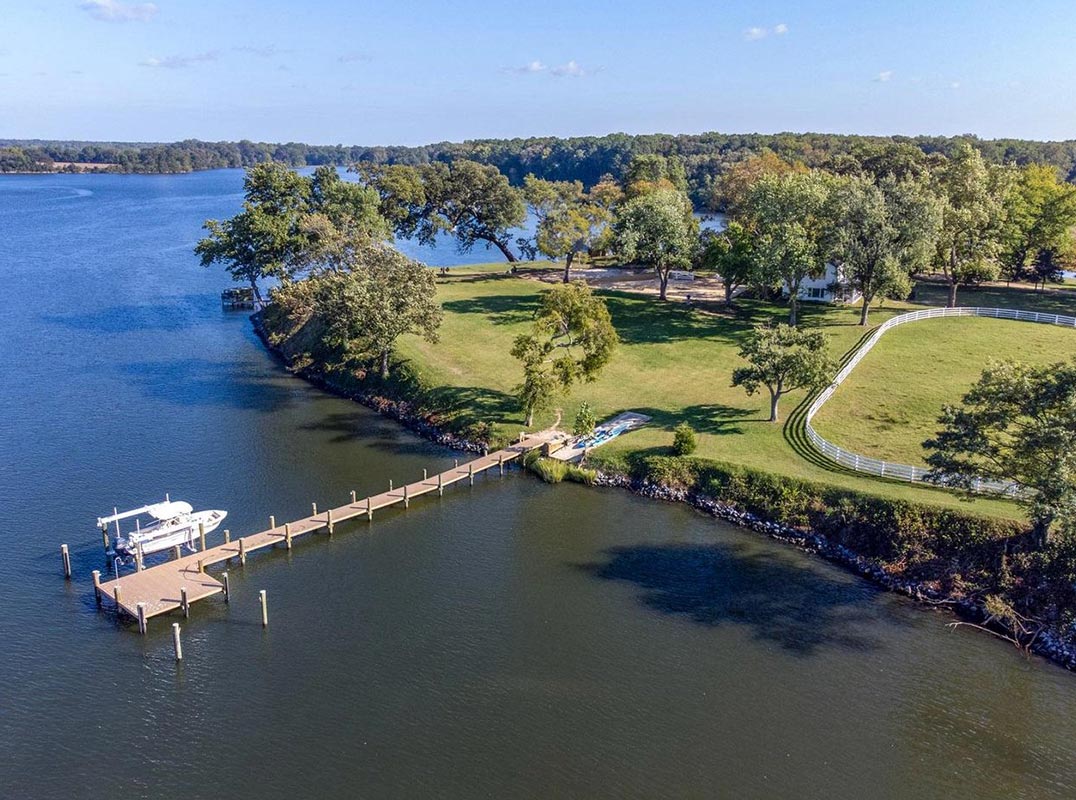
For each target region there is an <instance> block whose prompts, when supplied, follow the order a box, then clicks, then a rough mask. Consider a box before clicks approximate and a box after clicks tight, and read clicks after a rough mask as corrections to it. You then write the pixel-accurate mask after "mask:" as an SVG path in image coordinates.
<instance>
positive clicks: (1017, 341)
mask: <svg viewBox="0 0 1076 800" xmlns="http://www.w3.org/2000/svg"><path fill="white" fill-rule="evenodd" d="M546 288H548V286H547V285H546V284H543V283H541V282H538V281H535V280H528V279H524V278H521V277H517V276H510V275H506V274H505V273H504V266H503V265H494V266H493V267H489V266H485V265H479V266H477V267H475V268H458V269H454V270H453V271H452V273H451V275H450V276H449V277H448V278H442V279H440V282H439V294H440V298H441V301H442V303H443V305H444V309H445V319H444V324H443V326H442V328H441V332H440V341H439V342H438V343H437V344H430V343H427V342H424V341H421V340H419V339H417V338H415V337H405V338H404V339H403V340H402V341H401V343H400V347H399V351H398V355H399V357H400V358H401V359H402V360H403V361H405V362H407V364H408V366H409V368H410V369H411V370H412V371H413V373H414V374H415V375H416V376H417V377H418V379H419V380H420V381H421V383H422V385H423V386H424V387H426V388H427V390H428V392H429V395H430V396H431V397H432V398H433V400H434V405H435V406H436V407H437V408H439V409H443V410H444V411H445V417H447V418H448V419H449V420H450V421H452V422H453V423H455V424H457V425H463V424H467V423H476V422H488V423H490V424H492V425H493V426H494V429H495V431H496V432H497V433H498V434H500V435H501V436H504V437H512V436H515V435H518V433H519V431H520V430H522V428H523V422H524V418H523V414H522V412H521V411H520V410H519V407H518V403H517V402H516V399H515V397H514V388H515V386H516V385H517V384H518V383H519V381H520V380H521V377H522V375H521V370H520V366H519V364H518V362H516V361H515V359H513V358H512V357H511V356H510V355H509V350H510V349H511V346H512V340H513V338H514V337H515V336H516V335H518V334H520V333H523V332H525V331H527V330H528V329H529V325H530V321H531V317H532V314H533V312H534V309H535V308H536V304H537V298H538V294H539V293H540V292H541V291H543V290H544V289H546ZM1066 294H1067V293H1066ZM603 296H604V297H605V298H606V300H607V303H608V305H609V310H610V312H611V314H612V317H613V322H614V325H615V326H616V328H617V330H618V332H619V334H620V337H621V340H622V345H621V347H620V348H619V349H618V351H617V353H616V356H615V357H614V359H613V361H612V363H611V364H610V365H609V366H608V367H607V368H606V369H605V370H604V372H603V373H602V375H601V377H600V378H599V379H598V380H597V381H595V382H594V383H589V384H582V385H579V386H576V387H575V388H574V389H573V391H572V392H571V394H570V395H569V396H567V397H565V398H562V399H561V400H560V401H559V402H558V404H557V407H558V408H559V409H560V411H561V413H562V416H563V423H562V426H563V427H566V428H570V427H571V424H572V420H573V419H574V416H575V413H576V411H577V410H578V407H579V404H580V403H581V402H582V401H584V400H586V401H588V402H589V403H590V404H591V406H592V407H594V408H595V409H596V410H597V412H598V414H599V416H600V417H603V418H605V417H610V416H613V415H615V414H617V413H619V412H621V411H626V410H632V411H638V412H641V413H644V414H648V415H650V416H652V417H653V423H652V424H651V425H650V426H648V427H646V428H644V429H642V430H640V431H637V432H634V433H632V434H630V435H629V436H625V437H622V438H620V439H618V440H616V441H614V442H613V443H611V444H609V445H607V446H605V447H603V451H604V452H607V453H609V454H611V455H616V454H623V453H625V452H628V451H643V452H650V453H668V452H669V447H670V445H671V443H672V429H673V428H674V427H675V426H676V425H677V424H678V423H679V422H681V421H687V422H688V423H689V424H691V426H692V427H693V428H694V429H695V430H696V431H697V432H698V434H699V449H698V451H697V455H698V456H701V457H706V458H713V459H717V460H720V461H724V462H728V463H733V464H742V465H745V466H749V467H754V468H758V469H763V470H767V471H770V472H775V473H780V474H785V475H790V476H794V477H799V478H805V479H809V480H814V481H819V482H825V483H829V484H832V485H835V486H839V487H844V488H849V489H856V490H860V491H866V492H870V493H873V494H877V495H881V496H886V497H894V498H904V499H908V500H915V501H920V502H927V503H933V504H938V505H943V506H946V507H955V508H961V509H964V510H968V511H974V512H977V513H982V514H989V515H996V516H1004V517H1013V518H1015V517H1020V516H1021V510H1020V509H1019V508H1017V507H1016V506H1015V505H1013V504H1011V503H1009V502H1004V501H1000V500H993V499H976V500H974V501H970V502H969V501H967V500H965V499H962V498H959V497H958V496H956V495H954V494H951V493H949V492H945V491H942V490H939V489H933V488H928V487H924V486H913V485H909V484H905V483H900V482H893V481H887V480H881V479H876V478H872V477H869V476H863V475H858V474H855V473H852V472H850V471H847V470H843V469H841V468H840V467H836V466H833V465H830V464H828V463H827V462H825V461H824V460H822V459H819V458H818V457H817V454H814V453H813V452H812V451H810V449H809V448H806V447H805V446H804V443H803V441H802V438H803V437H802V421H801V420H799V421H798V422H797V415H796V414H794V413H793V412H794V411H795V410H796V409H797V407H798V406H799V407H800V410H801V411H802V406H801V403H802V401H803V400H804V399H805V394H804V393H803V392H793V393H791V394H789V395H787V396H786V397H785V399H784V400H783V401H782V407H781V412H782V422H781V423H780V424H771V423H769V422H767V421H766V416H767V407H766V406H767V398H766V397H764V396H763V395H756V396H754V397H749V396H748V395H747V394H746V393H745V392H744V391H743V390H742V389H739V388H733V387H732V386H731V378H732V371H733V369H735V368H736V367H737V366H738V365H739V364H740V363H741V360H740V358H739V356H738V354H737V349H738V346H739V344H740V342H741V341H742V339H743V337H744V336H745V335H746V334H747V333H748V332H749V331H750V329H751V326H752V324H754V323H758V322H762V321H764V320H776V321H783V320H784V319H785V318H786V317H787V310H786V309H785V308H784V307H783V306H780V305H773V304H769V303H761V302H751V301H743V302H742V303H741V304H740V305H739V307H738V308H737V310H736V311H735V312H733V313H725V312H724V311H723V310H722V309H720V308H717V307H715V308H713V309H703V308H698V307H696V308H688V307H686V306H684V305H683V304H679V303H660V302H658V301H657V300H656V299H654V298H650V297H642V296H637V295H629V294H622V293H612V292H609V293H603ZM1021 300H1022V301H1023V300H1024V298H1021ZM1021 304H1024V303H1023V302H1022V303H1021ZM909 307H912V306H910V305H909V304H907V303H896V304H887V308H885V309H876V310H873V311H872V313H871V323H872V325H874V324H878V323H880V322H882V321H884V320H885V319H887V318H888V317H890V316H892V315H894V314H896V313H900V312H902V311H905V310H907V309H908V308H909ZM857 321H858V311H857V309H855V308H843V307H832V306H821V305H808V306H807V307H806V308H805V309H804V313H803V324H804V325H808V326H816V327H820V328H822V329H823V330H825V331H826V333H827V334H828V336H829V337H830V344H831V347H832V350H833V353H834V355H835V356H837V357H839V356H841V355H844V354H846V353H848V352H849V351H850V350H851V349H853V348H854V347H855V346H857V345H858V343H859V342H860V341H861V340H862V338H863V336H864V334H865V333H866V332H867V331H866V330H865V329H864V328H861V327H859V326H858V325H857V324H856V323H857ZM953 322H956V323H958V324H959V323H961V322H964V320H942V321H940V323H941V324H940V325H939V326H937V327H932V328H929V329H928V328H925V327H918V328H917V327H916V326H915V325H912V326H908V327H907V328H906V329H898V330H897V331H894V332H891V333H890V334H889V335H888V336H889V337H894V336H897V335H898V333H904V332H905V331H906V332H907V333H908V334H910V339H911V344H910V345H908V346H910V347H911V352H910V353H908V354H907V355H902V354H901V353H900V352H897V353H896V355H895V356H894V357H893V358H892V359H889V358H887V357H886V354H885V352H884V351H880V352H879V353H878V355H880V356H881V358H879V359H871V360H872V361H877V362H878V363H879V364H880V365H881V367H880V368H884V367H888V369H889V370H890V371H891V372H893V373H896V374H899V375H900V376H901V379H902V381H903V385H904V387H905V388H904V390H903V391H904V396H903V398H902V399H901V400H900V402H901V403H903V402H907V403H909V404H910V410H909V411H907V412H902V414H903V413H906V414H907V415H908V417H909V418H911V419H914V420H916V424H915V426H913V427H909V428H908V429H907V430H906V431H905V432H903V433H902V432H901V430H900V428H901V427H902V426H903V425H904V423H903V422H902V421H901V422H892V421H890V420H888V418H887V419H883V420H882V424H881V425H879V424H878V420H876V419H874V418H869V417H866V416H864V415H862V414H858V415H857V413H856V412H855V409H847V408H846V409H845V411H844V415H845V416H850V417H852V418H854V419H852V423H853V424H852V427H853V428H855V429H857V430H858V431H859V433H858V434H857V436H858V438H857V437H856V436H853V437H849V436H842V437H841V438H837V437H836V435H835V433H834V430H833V427H832V425H831V424H830V423H831V422H832V421H833V420H837V419H838V418H839V417H840V416H842V415H841V414H840V413H829V409H828V408H827V422H826V425H827V427H825V428H824V430H825V431H826V433H827V434H828V435H834V438H835V441H839V442H840V443H841V444H843V445H845V446H858V444H859V442H868V441H872V440H873V439H875V438H877V436H879V435H880V434H882V433H884V434H885V435H886V437H887V442H888V445H887V446H888V447H890V448H891V449H890V450H888V451H887V452H888V453H890V454H892V455H894V456H895V455H897V454H903V457H908V456H909V454H910V453H913V452H915V451H916V449H917V448H918V447H919V442H920V441H922V439H923V438H925V437H924V436H923V431H924V430H925V431H926V432H927V433H928V434H929V432H930V431H931V430H933V428H932V422H931V421H932V420H933V419H934V418H935V417H936V416H937V412H936V410H935V408H936V407H940V402H945V401H954V400H958V399H959V397H960V395H961V394H962V392H963V391H964V390H965V389H966V387H967V386H969V385H970V384H971V382H972V381H974V380H975V378H976V377H977V376H978V374H979V373H980V372H981V368H982V366H983V365H984V364H985V362H986V360H987V358H988V357H989V356H990V355H994V356H995V357H996V356H997V355H998V354H999V352H1001V348H1002V347H1003V346H1006V345H1011V346H1012V347H1011V352H1012V353H1013V354H1014V355H1023V354H1026V353H1027V352H1028V345H1027V342H1028V341H1029V339H1028V337H1030V340H1031V341H1034V342H1036V344H1035V345H1034V347H1035V348H1037V351H1036V352H1040V353H1041V354H1042V355H1043V356H1044V357H1045V360H1050V359H1051V358H1053V359H1054V360H1056V359H1058V358H1061V357H1065V354H1066V353H1068V352H1072V349H1071V347H1072V345H1070V349H1069V350H1065V349H1064V342H1065V338H1064V336H1063V334H1066V333H1067V334H1069V339H1068V341H1069V342H1072V343H1076V339H1073V338H1072V337H1073V336H1074V335H1076V332H1072V331H1063V330H1060V329H1050V328H1048V327H1046V326H1035V325H1029V324H1025V323H1010V325H1011V326H1015V327H999V326H1004V325H1005V323H997V322H996V321H992V320H983V321H977V320H970V322H972V323H973V324H972V326H971V327H969V328H968V329H967V330H968V331H969V333H967V334H962V335H958V334H957V333H956V330H957V329H956V328H953V327H948V328H947V327H946V324H947V323H953ZM976 322H983V323H986V324H985V326H984V327H978V326H976V325H975V324H974V323H976ZM928 324H929V323H919V325H920V326H926V325H928ZM887 338H888V337H887ZM962 339H969V340H970V341H972V342H976V341H977V342H979V346H978V348H977V349H975V350H974V351H968V350H960V351H959V353H960V355H956V354H955V353H957V352H958V351H956V350H953V348H952V347H951V345H952V343H953V342H954V341H960V340H962ZM1002 343H1005V345H1003V344H1002ZM883 344H889V342H887V341H886V339H883ZM902 344H903V342H902V341H901V340H897V341H896V346H897V347H898V348H899V347H900V346H901V345H902ZM1051 347H1052V348H1054V350H1053V355H1052V356H1048V357H1046V356H1045V354H1046V353H1047V352H1050V348H1051ZM935 351H937V352H946V353H948V352H952V353H954V355H953V356H952V358H947V360H946V361H945V362H939V361H938V359H936V358H935V356H934V353H935ZM1006 352H1008V351H1006ZM872 355H873V354H872ZM1036 357H1038V356H1036ZM932 360H934V361H935V363H934V364H932V365H931V368H932V370H933V371H932V372H930V373H929V374H927V375H925V374H924V373H923V371H921V370H920V371H917V370H915V369H910V368H908V365H912V364H916V363H919V362H930V361H932ZM887 362H891V363H887ZM863 366H864V365H861V368H862V367H863ZM957 366H958V367H959V368H960V370H959V372H958V371H957V370H956V367H957ZM920 376H924V377H920ZM893 380H894V379H893V378H891V377H886V378H884V379H881V380H879V381H878V382H877V386H876V391H877V393H878V395H879V396H885V395H886V394H887V392H888V391H889V388H888V384H890V383H892V382H893ZM871 381H872V379H871V378H870V376H869V375H866V373H864V383H865V384H867V383H870V382H871ZM937 383H944V385H945V386H947V387H948V388H944V389H942V390H941V391H940V393H937V392H936V391H935V390H936V388H937V387H935V386H934V384H937ZM916 386H919V387H923V388H927V389H928V391H927V392H926V393H924V394H921V395H916V393H915V387H916ZM848 394H850V395H853V399H854V397H855V395H854V394H853V393H851V392H850V393H848ZM894 397H896V395H894ZM939 401H940V402H939ZM897 406H898V404H897V401H895V400H894V401H893V402H892V403H890V404H889V405H888V406H887V408H888V409H889V411H888V412H886V413H887V414H889V415H890V416H895V413H896V411H897V410H898V408H897ZM863 407H864V408H866V407H872V408H873V405H872V404H870V402H869V401H868V400H865V401H864V402H863ZM834 408H835V409H836V406H834ZM555 416H556V412H555V411H550V412H548V413H545V414H540V415H538V417H537V418H536V420H535V427H536V428H542V427H545V426H547V425H549V424H551V423H552V422H553V421H554V419H555ZM790 416H791V417H792V422H789V421H788V420H789V418H790ZM800 416H801V414H800ZM875 416H876V417H877V416H878V415H877V414H875ZM900 419H901V420H903V419H904V417H903V416H902V417H901V418H900ZM886 426H888V427H886ZM902 437H904V438H905V441H903V442H901V441H900V440H901V439H902ZM864 447H865V449H868V450H873V449H874V447H873V445H872V446H871V447H870V448H867V447H866V445H864ZM911 460H914V459H911Z"/></svg>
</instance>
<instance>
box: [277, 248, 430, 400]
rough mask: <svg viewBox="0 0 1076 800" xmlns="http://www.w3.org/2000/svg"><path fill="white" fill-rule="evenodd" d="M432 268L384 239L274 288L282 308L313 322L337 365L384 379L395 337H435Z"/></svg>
mask: <svg viewBox="0 0 1076 800" xmlns="http://www.w3.org/2000/svg"><path fill="white" fill-rule="evenodd" d="M436 292H437V287H436V282H435V280H434V275H433V271H432V270H430V269H429V268H428V267H426V266H425V265H423V264H420V263H419V262H417V261H413V260H411V259H409V258H407V257H406V256H404V255H403V254H402V253H400V252H399V251H398V250H396V249H395V248H394V247H392V246H390V245H387V244H367V245H365V246H363V247H360V248H356V249H354V250H353V251H352V252H351V253H350V254H349V256H348V261H347V264H346V265H344V264H341V265H338V267H337V268H336V269H332V270H326V271H323V272H319V273H317V274H315V275H312V276H311V277H309V278H307V279H306V280H303V281H299V282H297V283H291V284H285V285H284V286H282V287H281V288H280V289H277V290H275V292H274V300H276V301H277V305H279V307H280V309H281V310H282V311H283V312H284V313H287V314H289V315H290V316H292V317H295V318H299V319H301V320H302V321H303V322H308V321H309V322H313V324H314V325H315V326H316V329H317V330H318V331H319V332H320V333H319V338H320V341H321V343H322V344H323V345H324V346H325V347H326V348H327V350H328V351H329V352H330V353H331V354H332V357H333V360H334V361H335V362H336V363H337V364H338V365H340V366H346V367H352V366H360V367H367V366H369V367H372V368H373V369H376V370H377V371H378V372H379V373H380V375H381V377H382V378H383V379H385V378H388V377H389V363H390V356H391V354H392V350H393V347H394V346H395V344H396V341H397V340H398V339H399V337H400V336H402V335H403V334H405V333H414V334H417V335H419V336H422V337H423V338H425V339H426V340H427V341H431V342H435V341H437V335H438V334H437V331H438V327H439V326H440V323H441V317H442V311H441V306H440V305H439V304H438V303H437V300H436Z"/></svg>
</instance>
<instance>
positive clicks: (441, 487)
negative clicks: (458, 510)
mask: <svg viewBox="0 0 1076 800" xmlns="http://www.w3.org/2000/svg"><path fill="white" fill-rule="evenodd" d="M444 494H445V473H443V472H438V473H437V496H438V497H443V496H444Z"/></svg>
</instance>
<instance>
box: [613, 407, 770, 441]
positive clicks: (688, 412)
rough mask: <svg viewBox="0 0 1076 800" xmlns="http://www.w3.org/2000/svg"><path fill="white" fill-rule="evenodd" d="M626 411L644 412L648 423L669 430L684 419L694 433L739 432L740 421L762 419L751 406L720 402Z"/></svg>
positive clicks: (719, 433) (723, 433) (740, 427)
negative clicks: (742, 406) (730, 404)
mask: <svg viewBox="0 0 1076 800" xmlns="http://www.w3.org/2000/svg"><path fill="white" fill-rule="evenodd" d="M624 410H626V411H634V412H635V413H637V414H646V416H648V417H650V418H651V419H650V423H649V424H650V425H652V426H654V427H657V428H663V429H665V430H669V431H671V430H672V429H673V428H675V427H676V426H677V425H679V424H680V423H681V422H686V423H687V424H688V425H690V426H691V429H692V430H694V431H695V432H696V433H710V434H715V435H719V436H720V435H725V434H730V433H735V434H742V433H743V432H744V430H743V427H742V424H743V423H750V422H765V421H766V420H765V419H764V418H763V417H758V416H755V417H754V418H753V419H748V417H752V416H753V415H756V414H757V413H758V412H757V411H756V410H755V409H753V408H740V407H738V406H727V405H724V404H721V403H712V404H706V405H694V406H684V407H683V408H680V409H675V410H672V409H667V408H637V407H635V406H633V407H632V408H630V409H624Z"/></svg>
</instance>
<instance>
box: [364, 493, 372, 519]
mask: <svg viewBox="0 0 1076 800" xmlns="http://www.w3.org/2000/svg"><path fill="white" fill-rule="evenodd" d="M373 518H374V507H373V504H371V503H370V498H369V497H367V498H366V519H369V520H372V519H373Z"/></svg>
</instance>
